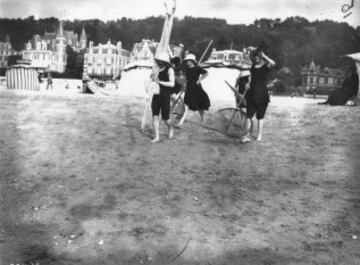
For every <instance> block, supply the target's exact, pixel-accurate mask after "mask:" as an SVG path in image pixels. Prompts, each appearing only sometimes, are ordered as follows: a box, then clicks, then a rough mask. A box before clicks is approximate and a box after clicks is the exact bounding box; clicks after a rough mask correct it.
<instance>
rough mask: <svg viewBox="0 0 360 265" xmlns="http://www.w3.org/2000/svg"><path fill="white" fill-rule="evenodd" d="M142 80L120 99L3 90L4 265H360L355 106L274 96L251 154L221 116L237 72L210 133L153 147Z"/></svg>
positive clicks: (0, 232)
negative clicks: (144, 115) (144, 118)
mask: <svg viewBox="0 0 360 265" xmlns="http://www.w3.org/2000/svg"><path fill="white" fill-rule="evenodd" d="M211 71H212V70H211ZM139 72H141V74H140V73H139ZM139 72H138V73H136V74H135V72H132V71H130V72H129V74H128V75H126V76H123V80H122V81H123V83H122V84H121V83H119V85H120V86H119V91H117V92H114V93H113V95H112V96H105V95H86V94H81V93H79V90H78V89H77V85H78V84H81V82H80V81H79V80H56V79H55V80H54V90H53V91H46V90H44V89H42V91H40V92H26V91H16V92H14V91H7V90H5V89H4V88H0V115H1V120H0V131H1V134H0V146H1V152H0V169H1V178H0V184H1V190H0V194H1V195H0V196H1V197H0V206H1V218H0V264H16V263H19V264H25V263H26V264H30V263H31V262H33V263H36V262H38V263H39V264H84V265H85V264H86V265H88V264H156V265H157V264H179V265H180V264H182V265H183V264H199V265H200V264H206V265H208V264H211V265H217V264H219V265H220V264H261V265H270V264H284V265H285V264H286V265H289V264H303V265H305V264H306V265H308V264H315V265H320V264H323V265H325V264H326V265H328V264H344V265H345V264H346V265H352V264H353V265H355V264H359V263H360V254H359V253H360V243H359V238H358V237H360V197H359V194H360V181H359V176H358V175H359V173H358V172H359V167H360V166H359V163H358V162H359V154H360V151H359V150H360V149H359V147H360V137H359V136H360V121H359V108H358V107H348V106H345V107H326V106H319V105H317V104H316V103H317V102H318V101H319V100H317V99H315V100H314V99H306V98H290V97H272V99H271V104H270V106H269V111H268V114H267V115H268V116H267V118H266V120H265V130H264V140H263V141H262V142H255V141H252V142H250V143H247V144H241V143H240V141H239V138H236V137H235V138H234V137H229V136H227V135H226V134H224V133H223V131H222V129H223V128H222V127H221V122H219V121H218V120H217V116H216V111H217V110H218V109H220V108H223V107H229V106H233V96H232V94H231V93H229V92H230V91H229V89H228V88H227V87H226V85H225V84H223V80H224V79H226V80H229V81H231V80H233V79H234V75H235V76H236V73H233V72H231V71H223V72H221V71H215V72H211V73H210V76H209V79H208V80H206V82H205V81H204V84H203V85H204V89H205V90H206V91H207V92H208V94H209V96H210V99H211V101H212V107H211V109H210V112H209V113H208V124H207V126H205V127H201V126H200V125H199V121H200V117H199V115H198V114H197V113H191V114H190V115H189V119H188V120H187V121H186V122H185V124H184V127H183V128H182V129H181V130H176V132H175V138H174V140H168V139H167V138H166V127H165V125H164V124H163V123H162V124H161V142H160V143H158V144H152V143H150V137H151V136H152V134H151V131H150V130H147V131H146V133H145V134H143V133H142V132H141V131H140V130H139V128H140V123H141V116H142V111H143V105H144V97H145V94H144V91H143V86H142V85H143V83H144V76H145V77H146V76H147V74H148V73H149V72H148V70H141V71H139ZM139 76H141V77H142V78H139ZM215 76H218V77H217V78H216V77H215ZM124 80H127V81H124ZM66 82H68V83H69V85H70V88H69V89H65V88H64V87H65V84H66Z"/></svg>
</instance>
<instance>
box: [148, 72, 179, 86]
mask: <svg viewBox="0 0 360 265" xmlns="http://www.w3.org/2000/svg"><path fill="white" fill-rule="evenodd" d="M168 74H169V81H160V80H159V78H158V77H156V78H152V80H153V81H154V82H156V83H158V84H159V85H162V86H166V87H174V86H175V73H174V69H172V68H169V71H168Z"/></svg>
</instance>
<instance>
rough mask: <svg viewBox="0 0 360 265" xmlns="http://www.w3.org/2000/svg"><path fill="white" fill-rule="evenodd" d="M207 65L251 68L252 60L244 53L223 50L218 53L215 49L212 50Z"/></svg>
mask: <svg viewBox="0 0 360 265" xmlns="http://www.w3.org/2000/svg"><path fill="white" fill-rule="evenodd" d="M205 64H209V65H219V66H221V65H222V66H230V65H234V66H239V67H249V66H251V60H250V56H249V54H248V53H247V52H246V51H244V52H241V51H236V50H222V51H217V50H216V49H215V48H213V49H212V51H211V54H210V57H209V59H207V60H206V61H205Z"/></svg>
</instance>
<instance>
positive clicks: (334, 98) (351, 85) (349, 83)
mask: <svg viewBox="0 0 360 265" xmlns="http://www.w3.org/2000/svg"><path fill="white" fill-rule="evenodd" d="M358 92H359V76H358V74H357V73H356V67H352V68H351V69H350V71H349V73H348V76H347V78H346V79H345V80H344V82H343V84H342V86H341V88H338V89H335V90H334V91H333V92H332V93H331V94H330V96H329V97H328V99H327V100H326V101H325V102H321V103H319V104H323V105H330V106H344V105H345V104H346V102H348V101H349V100H350V99H352V98H354V97H356V95H357V94H358Z"/></svg>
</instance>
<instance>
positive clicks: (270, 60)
mask: <svg viewBox="0 0 360 265" xmlns="http://www.w3.org/2000/svg"><path fill="white" fill-rule="evenodd" d="M261 57H262V58H263V59H264V60H265V61H266V64H267V65H268V67H270V68H271V67H274V66H275V61H274V60H272V59H271V58H269V57H268V56H266V55H265V53H263V52H261Z"/></svg>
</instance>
